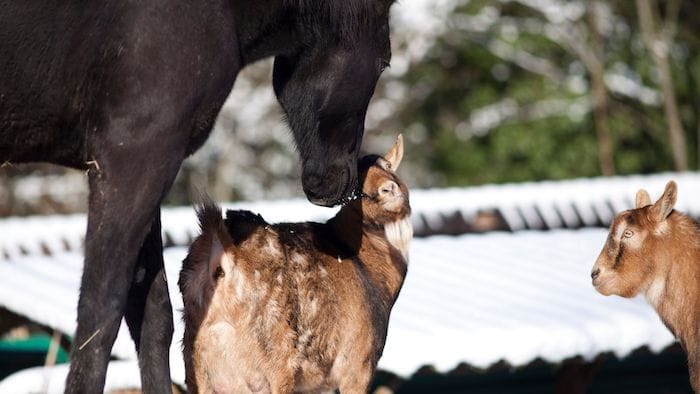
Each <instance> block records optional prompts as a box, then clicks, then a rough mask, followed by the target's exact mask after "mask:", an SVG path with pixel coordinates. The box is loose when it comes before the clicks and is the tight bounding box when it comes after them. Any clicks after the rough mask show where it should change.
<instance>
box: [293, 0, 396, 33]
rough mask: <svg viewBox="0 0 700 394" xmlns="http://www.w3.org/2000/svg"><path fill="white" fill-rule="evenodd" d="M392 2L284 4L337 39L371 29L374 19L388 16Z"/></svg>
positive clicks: (326, 0) (353, 0)
mask: <svg viewBox="0 0 700 394" xmlns="http://www.w3.org/2000/svg"><path fill="white" fill-rule="evenodd" d="M394 1H395V0H283V2H284V5H285V6H287V7H289V8H292V9H294V10H296V11H297V12H298V13H299V14H300V15H301V17H302V18H304V19H308V20H309V21H311V22H322V24H323V25H328V26H330V27H331V29H332V30H333V31H335V32H336V33H337V34H338V36H339V37H340V38H354V37H357V35H358V34H360V33H361V32H363V31H366V28H367V27H369V26H371V25H372V24H373V23H375V22H374V21H375V20H376V19H377V17H380V16H382V15H385V14H388V13H389V7H391V5H392V4H393V3H394Z"/></svg>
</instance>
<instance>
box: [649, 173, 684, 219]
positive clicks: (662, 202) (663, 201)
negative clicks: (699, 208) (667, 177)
mask: <svg viewBox="0 0 700 394" xmlns="http://www.w3.org/2000/svg"><path fill="white" fill-rule="evenodd" d="M677 195H678V187H677V186H676V182H674V181H669V182H668V183H667V184H666V188H665V189H664V193H663V194H662V195H661V197H659V199H658V200H657V201H656V203H655V204H654V210H655V211H656V214H657V216H656V217H657V219H658V220H659V221H662V220H665V219H666V218H667V217H668V215H670V214H671V211H673V207H674V206H675V205H676V197H677Z"/></svg>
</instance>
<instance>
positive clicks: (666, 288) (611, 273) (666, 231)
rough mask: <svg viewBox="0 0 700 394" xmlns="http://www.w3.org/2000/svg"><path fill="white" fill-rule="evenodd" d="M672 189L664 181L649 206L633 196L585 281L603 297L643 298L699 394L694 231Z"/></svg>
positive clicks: (699, 288)
mask: <svg viewBox="0 0 700 394" xmlns="http://www.w3.org/2000/svg"><path fill="white" fill-rule="evenodd" d="M676 190H677V189H676V183H675V182H673V181H670V182H668V184H667V185H666V189H665V190H664V193H663V195H662V196H661V198H659V200H658V201H656V203H655V204H653V205H652V204H651V199H650V198H649V193H647V192H646V191H645V190H643V189H642V190H639V191H638V192H637V197H636V208H635V209H632V210H628V211H624V212H622V213H620V214H619V215H617V216H616V217H615V219H614V220H613V223H612V225H611V226H610V234H609V236H608V239H607V242H606V244H605V246H603V250H602V251H601V252H600V255H599V256H598V260H597V261H596V263H595V265H594V266H593V271H592V272H591V278H592V279H593V286H595V288H596V290H598V292H600V293H601V294H603V295H610V294H616V295H619V296H622V297H633V296H635V295H637V294H639V293H643V294H644V295H645V296H646V299H647V301H648V302H649V303H650V304H651V305H652V306H653V307H654V308H655V309H656V312H657V313H658V314H659V316H660V317H661V320H662V321H663V322H664V324H666V326H667V327H668V328H669V330H671V332H672V333H673V335H674V336H675V337H676V338H678V340H679V341H680V343H681V345H682V346H683V348H684V349H685V351H686V352H687V353H688V367H689V370H690V382H691V384H692V386H693V390H694V391H695V392H696V393H700V227H698V224H697V223H696V222H695V221H694V220H692V219H691V218H689V217H687V216H685V215H683V214H681V213H679V212H677V211H675V210H674V209H673V207H674V205H675V203H676V194H677V191H676Z"/></svg>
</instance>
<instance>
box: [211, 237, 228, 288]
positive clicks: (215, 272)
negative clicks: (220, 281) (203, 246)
mask: <svg viewBox="0 0 700 394" xmlns="http://www.w3.org/2000/svg"><path fill="white" fill-rule="evenodd" d="M232 268H233V259H232V258H231V255H229V254H228V253H227V252H226V250H225V249H224V247H223V245H222V244H221V241H220V240H219V238H218V237H216V236H215V237H214V239H212V242H211V249H210V250H209V278H210V279H211V280H216V278H218V277H219V276H223V275H225V274H226V273H227V272H231V269H232Z"/></svg>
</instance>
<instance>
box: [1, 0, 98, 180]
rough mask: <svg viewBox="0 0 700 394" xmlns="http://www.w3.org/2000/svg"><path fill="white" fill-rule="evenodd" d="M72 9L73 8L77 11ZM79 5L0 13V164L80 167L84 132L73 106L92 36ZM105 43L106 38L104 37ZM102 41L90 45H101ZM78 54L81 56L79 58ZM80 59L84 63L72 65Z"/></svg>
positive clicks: (10, 8) (33, 5)
mask: <svg viewBox="0 0 700 394" xmlns="http://www.w3.org/2000/svg"><path fill="white" fill-rule="evenodd" d="M69 8H73V11H72V12H71V10H70V9H69ZM83 13H84V10H83V8H81V7H78V6H77V5H73V6H72V7H71V6H61V5H60V4H54V3H53V2H51V1H47V2H43V1H31V0H30V1H25V2H13V3H11V4H7V5H5V6H3V12H2V13H0V42H2V46H0V160H2V161H3V162H5V161H10V162H31V161H47V162H53V163H56V164H64V165H68V166H72V167H82V166H81V161H82V160H81V159H80V156H82V155H81V154H80V153H81V149H82V148H83V145H84V144H83V141H82V138H81V136H82V134H81V133H79V132H78V131H77V130H76V128H77V127H76V126H77V119H78V118H77V114H76V111H75V110H74V108H73V105H72V104H73V102H74V101H75V97H76V94H77V92H78V88H77V81H78V80H80V79H81V78H82V76H83V75H84V74H85V73H86V69H87V65H86V64H84V63H85V62H88V61H90V60H89V59H94V58H95V57H96V56H94V53H92V55H93V56H89V55H91V53H90V52H93V51H91V50H90V49H89V48H91V44H90V41H91V40H90V38H88V37H84V39H82V40H78V39H76V37H77V36H76V32H78V31H79V30H80V26H82V25H83V24H82V22H81V20H82V19H84V18H85V16H84V15H83ZM100 39H104V37H102V38H100ZM97 40H98V38H97V37H95V38H93V39H92V41H93V42H94V43H95V44H94V45H97ZM75 52H79V53H78V54H76V53H75ZM76 57H80V58H82V62H77V63H76V62H73V63H71V60H75V59H76Z"/></svg>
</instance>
